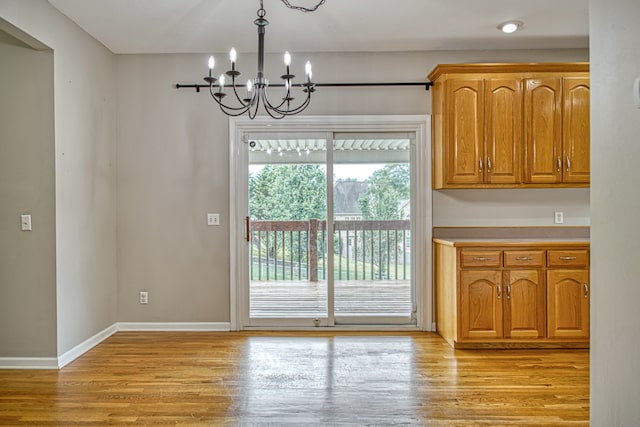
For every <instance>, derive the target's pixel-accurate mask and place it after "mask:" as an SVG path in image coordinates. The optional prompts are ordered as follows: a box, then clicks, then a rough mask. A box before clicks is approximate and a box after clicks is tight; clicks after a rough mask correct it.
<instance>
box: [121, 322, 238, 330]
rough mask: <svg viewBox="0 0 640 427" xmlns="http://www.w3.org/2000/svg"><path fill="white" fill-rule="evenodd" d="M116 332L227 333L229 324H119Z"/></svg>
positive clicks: (229, 327) (229, 328)
mask: <svg viewBox="0 0 640 427" xmlns="http://www.w3.org/2000/svg"><path fill="white" fill-rule="evenodd" d="M117 325H118V331H130V332H133V331H140V332H148V331H164V332H170V331H182V332H190V331H196V332H197V331H200V332H229V331H230V330H231V323H229V322H120V323H118V324H117Z"/></svg>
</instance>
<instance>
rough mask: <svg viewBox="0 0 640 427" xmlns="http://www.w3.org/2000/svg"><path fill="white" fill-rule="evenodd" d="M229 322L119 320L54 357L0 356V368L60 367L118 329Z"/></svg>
mask: <svg viewBox="0 0 640 427" xmlns="http://www.w3.org/2000/svg"><path fill="white" fill-rule="evenodd" d="M230 330H231V323H229V322H119V323H114V324H113V325H111V326H109V327H108V328H106V329H104V330H103V331H101V332H98V333H97V334H95V335H94V336H92V337H91V338H89V339H87V340H85V341H84V342H82V343H80V344H78V345H77V346H75V347H74V348H72V349H71V350H69V351H67V352H66V353H64V354H62V355H60V356H58V357H57V358H56V357H0V369H62V368H64V367H65V366H66V365H68V364H69V363H71V362H73V361H74V360H76V359H77V358H78V357H80V356H82V355H83V354H85V353H86V352H87V351H89V350H91V349H92V348H93V347H95V346H97V345H98V344H100V343H101V342H102V341H104V340H106V339H107V338H109V337H110V336H111V335H113V334H115V333H116V332H119V331H141V332H142V331H183V332H188V331H200V332H229V331H230Z"/></svg>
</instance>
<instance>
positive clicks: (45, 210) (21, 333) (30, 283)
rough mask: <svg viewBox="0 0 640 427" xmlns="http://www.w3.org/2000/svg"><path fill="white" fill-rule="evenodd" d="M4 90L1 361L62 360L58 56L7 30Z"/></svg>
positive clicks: (0, 55) (0, 115)
mask: <svg viewBox="0 0 640 427" xmlns="http://www.w3.org/2000/svg"><path fill="white" fill-rule="evenodd" d="M0 93H1V94H2V96H0V357H23V356H30V357H55V356H56V336H57V334H56V304H55V300H56V265H55V261H56V240H55V185H54V184H55V173H54V136H53V132H54V130H53V52H51V51H50V50H45V51H36V50H34V49H32V48H31V47H30V46H27V45H25V44H22V43H20V42H18V40H16V39H14V38H12V37H11V36H9V35H8V34H7V33H4V32H2V31H0ZM21 214H30V215H31V218H32V231H21V230H20V215H21Z"/></svg>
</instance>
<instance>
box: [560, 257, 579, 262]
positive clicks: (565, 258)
mask: <svg viewBox="0 0 640 427" xmlns="http://www.w3.org/2000/svg"><path fill="white" fill-rule="evenodd" d="M560 259H561V260H562V261H575V260H576V257H574V256H561V257H560Z"/></svg>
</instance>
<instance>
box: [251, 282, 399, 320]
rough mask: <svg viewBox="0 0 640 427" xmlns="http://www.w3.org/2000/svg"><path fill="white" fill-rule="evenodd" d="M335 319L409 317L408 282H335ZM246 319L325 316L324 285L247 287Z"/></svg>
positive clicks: (271, 283)
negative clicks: (248, 289) (248, 299)
mask: <svg viewBox="0 0 640 427" xmlns="http://www.w3.org/2000/svg"><path fill="white" fill-rule="evenodd" d="M334 288H335V292H334V294H335V314H336V316H409V315H410V314H411V310H412V301H411V283H410V282H409V281H408V280H406V281H405V280H397V281H396V280H386V281H364V280H349V281H346V280H337V281H336V282H335V285H334ZM249 302H250V316H251V317H255V318H274V317H284V318H300V317H305V318H309V317H326V316H327V282H324V281H319V282H309V281H279V282H276V281H268V282H266V281H257V280H254V281H252V282H251V285H250V301H249Z"/></svg>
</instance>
